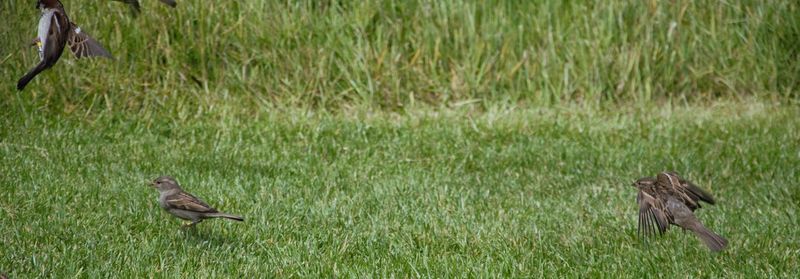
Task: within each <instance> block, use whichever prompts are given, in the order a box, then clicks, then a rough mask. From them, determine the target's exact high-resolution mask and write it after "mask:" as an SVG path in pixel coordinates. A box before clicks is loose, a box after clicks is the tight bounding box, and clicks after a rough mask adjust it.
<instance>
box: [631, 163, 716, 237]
mask: <svg viewBox="0 0 800 279" xmlns="http://www.w3.org/2000/svg"><path fill="white" fill-rule="evenodd" d="M633 186H634V187H636V188H638V189H639V194H638V196H637V197H636V202H637V203H638V204H639V234H640V235H643V236H644V237H648V236H652V235H656V233H658V234H663V233H664V232H666V231H667V229H668V228H669V225H670V224H672V225H675V226H678V227H681V228H683V229H686V230H689V231H691V232H693V233H694V234H695V235H697V237H698V238H700V240H702V241H703V243H705V245H706V246H708V248H709V249H711V251H714V252H718V251H722V250H723V249H725V246H726V245H728V241H727V240H725V238H723V237H722V236H719V235H718V234H716V233H714V232H712V231H711V230H709V229H708V228H706V227H705V226H703V224H702V223H700V221H699V220H697V217H695V216H694V211H695V210H696V209H698V208H701V205H700V201H703V202H706V203H708V204H714V198H713V197H711V195H710V194H709V193H707V192H705V191H703V190H702V189H700V188H699V187H697V185H694V184H693V183H692V182H689V181H687V180H684V179H683V178H681V177H679V176H678V174H676V173H674V172H662V173H659V174H658V176H656V178H652V177H644V178H640V179H639V180H636V182H635V183H634V184H633Z"/></svg>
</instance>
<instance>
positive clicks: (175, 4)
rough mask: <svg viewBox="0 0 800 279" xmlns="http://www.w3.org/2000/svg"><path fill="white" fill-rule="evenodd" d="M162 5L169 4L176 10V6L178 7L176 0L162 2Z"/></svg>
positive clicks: (163, 0)
mask: <svg viewBox="0 0 800 279" xmlns="http://www.w3.org/2000/svg"><path fill="white" fill-rule="evenodd" d="M161 3H164V4H167V5H169V6H170V7H173V8H175V6H177V5H178V3H176V2H175V0H161Z"/></svg>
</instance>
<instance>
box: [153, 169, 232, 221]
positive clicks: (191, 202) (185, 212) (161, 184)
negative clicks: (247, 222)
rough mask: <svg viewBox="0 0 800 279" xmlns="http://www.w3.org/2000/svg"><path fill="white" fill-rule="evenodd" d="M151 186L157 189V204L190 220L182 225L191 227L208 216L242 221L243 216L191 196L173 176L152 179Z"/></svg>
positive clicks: (176, 215)
mask: <svg viewBox="0 0 800 279" xmlns="http://www.w3.org/2000/svg"><path fill="white" fill-rule="evenodd" d="M150 185H151V186H153V187H154V188H156V189H158V192H159V196H158V204H159V205H160V206H161V208H163V209H164V210H166V211H167V212H169V213H170V214H172V215H174V216H175V217H178V218H181V219H183V220H188V221H192V222H191V223H189V224H185V225H183V227H191V226H194V225H195V224H197V223H200V222H202V221H203V220H204V219H209V218H227V219H231V220H235V221H240V222H241V221H244V218H242V217H241V216H238V215H233V214H227V213H222V212H219V211H217V210H216V209H214V208H213V207H211V206H209V205H208V204H206V203H205V202H203V201H202V200H200V199H198V198H196V197H195V196H192V194H189V193H187V192H185V191H183V189H181V187H180V186H179V185H178V182H177V181H175V178H172V177H170V176H162V177H159V178H156V179H155V180H153V182H151V183H150Z"/></svg>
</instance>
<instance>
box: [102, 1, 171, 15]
mask: <svg viewBox="0 0 800 279" xmlns="http://www.w3.org/2000/svg"><path fill="white" fill-rule="evenodd" d="M113 1H117V2H122V3H125V4H128V5H131V9H133V12H134V13H139V12H141V11H142V6H141V5H139V0H113ZM159 1H161V3H164V4H167V5H168V6H170V7H173V8H175V6H177V5H178V3H177V2H175V0H159Z"/></svg>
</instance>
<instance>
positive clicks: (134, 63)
mask: <svg viewBox="0 0 800 279" xmlns="http://www.w3.org/2000/svg"><path fill="white" fill-rule="evenodd" d="M30 2H31V1H23V0H8V1H3V2H2V3H0V16H1V17H2V18H6V19H7V23H6V24H2V25H0V33H2V37H3V39H4V43H3V44H0V74H2V75H3V76H5V77H6V78H4V79H3V82H2V87H3V88H5V89H3V92H6V93H5V96H4V98H3V101H2V104H3V105H12V103H13V102H17V101H18V100H17V99H22V100H26V101H28V102H30V103H31V104H32V105H34V106H36V107H39V108H56V109H58V110H64V111H67V112H69V111H71V110H80V111H91V110H94V109H111V110H122V111H137V110H143V109H148V108H151V107H153V106H156V107H159V108H161V107H165V106H162V105H163V104H169V107H170V109H174V110H178V111H196V110H198V109H199V110H208V109H214V108H215V107H218V106H222V105H231V104H234V105H235V106H236V109H245V110H249V109H253V108H262V107H283V106H299V107H308V108H324V109H337V108H342V107H350V106H362V105H365V106H368V107H370V108H376V109H388V110H402V109H403V108H405V107H408V106H413V105H415V104H420V103H422V104H427V105H431V106H434V107H440V106H457V105H460V104H465V103H476V104H478V105H479V107H486V106H492V105H496V104H514V105H516V104H520V105H534V106H547V105H553V104H562V103H579V104H587V105H591V106H595V105H604V104H609V103H613V104H617V103H621V102H624V103H630V102H632V103H640V102H649V101H653V100H688V101H693V100H708V99H716V98H730V99H738V98H741V97H742V96H757V97H765V98H769V99H784V98H786V97H789V98H795V97H796V96H797V93H796V91H797V88H798V86H800V66H799V65H798V63H797V61H798V58H800V57H798V47H797V46H799V45H800V9H798V6H800V5H798V3H796V2H794V1H655V0H653V1H456V0H448V1H415V0H409V1H370V0H368V1H317V0H313V1H255V0H242V1H193V0H184V1H180V2H179V5H178V7H177V8H176V9H170V8H168V7H166V6H164V5H161V4H160V3H158V1H148V0H144V1H142V2H143V3H142V4H143V6H144V10H143V11H144V12H143V13H142V14H141V15H140V16H138V17H133V16H131V14H130V13H129V11H128V9H126V7H125V6H124V5H122V4H120V3H118V2H113V1H90V0H73V1H64V2H65V5H66V8H67V10H68V12H69V14H70V16H71V18H72V19H73V21H75V22H77V23H79V24H80V25H82V26H83V27H84V30H85V31H86V32H89V33H90V34H92V35H93V36H94V37H96V38H97V39H99V40H100V41H101V42H103V43H104V44H105V45H106V46H107V47H108V48H109V49H110V50H111V51H112V52H113V53H114V54H115V55H116V56H117V60H116V61H113V62H109V61H102V60H98V61H75V59H74V58H73V57H71V56H70V55H67V56H65V58H66V59H65V60H67V61H62V62H61V63H59V65H57V66H56V67H54V70H52V71H49V72H47V73H45V74H42V75H41V76H40V77H37V78H36V80H35V82H34V83H33V84H31V85H30V86H29V88H28V89H26V91H25V92H24V94H17V95H18V98H11V97H10V96H12V95H13V90H14V89H13V88H14V86H13V85H14V82H15V81H16V79H17V78H19V77H20V76H21V75H22V74H24V72H25V71H26V70H28V69H29V68H30V67H32V66H33V65H34V64H35V62H36V54H35V51H33V49H26V47H25V45H26V43H28V42H29V41H30V39H31V38H32V37H33V36H34V35H35V24H36V23H37V16H38V12H37V11H36V10H35V9H33V4H32V3H30ZM14 100H17V101H14Z"/></svg>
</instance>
